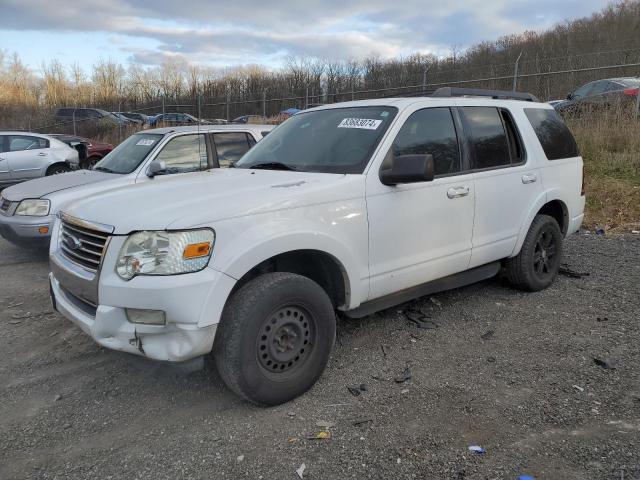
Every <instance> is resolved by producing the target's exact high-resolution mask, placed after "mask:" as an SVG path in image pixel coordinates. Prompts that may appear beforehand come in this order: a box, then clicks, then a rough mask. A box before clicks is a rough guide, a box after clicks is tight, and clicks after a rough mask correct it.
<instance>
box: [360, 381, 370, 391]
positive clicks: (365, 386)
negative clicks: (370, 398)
mask: <svg viewBox="0 0 640 480" xmlns="http://www.w3.org/2000/svg"><path fill="white" fill-rule="evenodd" d="M367 390H368V388H367V385H366V384H365V383H361V384H360V391H362V392H366V391H367Z"/></svg>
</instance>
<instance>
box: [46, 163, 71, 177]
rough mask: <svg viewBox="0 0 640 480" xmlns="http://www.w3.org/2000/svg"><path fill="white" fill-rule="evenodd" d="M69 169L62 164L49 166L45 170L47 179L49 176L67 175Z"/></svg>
mask: <svg viewBox="0 0 640 480" xmlns="http://www.w3.org/2000/svg"><path fill="white" fill-rule="evenodd" d="M70 171H71V169H70V168H69V167H67V166H66V165H63V164H60V163H58V164H56V165H51V166H50V167H49V168H48V169H47V175H46V176H47V177H48V176H50V175H60V174H61V173H67V172H70Z"/></svg>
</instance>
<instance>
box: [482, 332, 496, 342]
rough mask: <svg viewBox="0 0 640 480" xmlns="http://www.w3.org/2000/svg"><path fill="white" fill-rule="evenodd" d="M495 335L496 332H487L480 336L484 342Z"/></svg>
mask: <svg viewBox="0 0 640 480" xmlns="http://www.w3.org/2000/svg"><path fill="white" fill-rule="evenodd" d="M494 333H496V332H495V330H487V331H486V332H484V333H483V334H482V335H480V338H482V339H483V340H489V339H491V338H492V337H493V334H494Z"/></svg>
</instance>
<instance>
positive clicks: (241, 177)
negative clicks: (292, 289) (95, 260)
mask: <svg viewBox="0 0 640 480" xmlns="http://www.w3.org/2000/svg"><path fill="white" fill-rule="evenodd" d="M363 195H364V176H363V175H341V174H327V173H306V172H290V171H279V170H248V169H240V168H238V169H233V168H231V169H227V168H220V169H217V168H216V169H212V170H209V171H207V172H199V173H192V174H184V175H176V176H175V178H170V179H169V178H166V179H164V180H160V181H155V180H154V181H151V182H145V183H142V184H136V185H131V186H128V187H125V188H117V189H113V190H109V191H106V192H103V193H99V194H96V195H92V196H90V197H87V198H83V199H82V201H81V202H73V203H71V204H69V205H68V206H67V207H66V208H64V209H63V211H64V212H65V213H67V214H69V215H71V216H73V217H76V218H80V219H84V220H90V221H93V222H97V223H101V224H105V225H111V226H113V227H115V231H114V233H116V234H128V233H130V232H132V231H135V230H165V229H181V228H192V227H195V226H198V225H205V224H211V223H214V222H216V221H221V220H225V219H229V218H232V217H239V216H245V215H258V214H261V213H266V212H271V211H275V210H282V209H292V208H299V207H304V206H307V205H313V204H319V203H327V202H329V201H331V202H334V201H340V200H345V199H349V198H355V197H360V196H363Z"/></svg>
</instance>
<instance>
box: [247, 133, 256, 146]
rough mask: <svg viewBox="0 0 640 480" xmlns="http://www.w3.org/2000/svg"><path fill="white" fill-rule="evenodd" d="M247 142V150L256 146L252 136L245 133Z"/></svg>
mask: <svg viewBox="0 0 640 480" xmlns="http://www.w3.org/2000/svg"><path fill="white" fill-rule="evenodd" d="M247 140H248V141H249V148H251V147H253V146H254V145H255V144H256V139H255V138H253V135H251V134H250V133H247Z"/></svg>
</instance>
